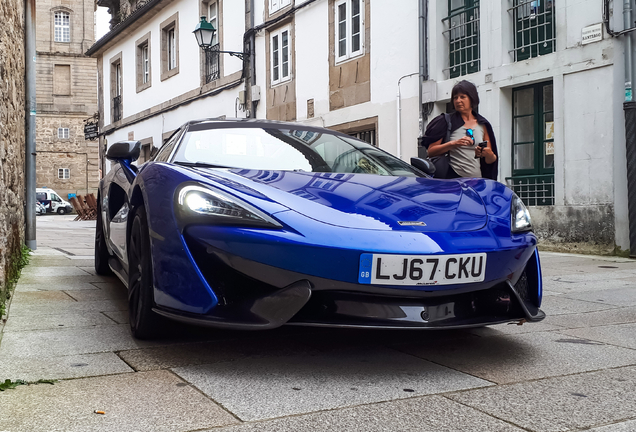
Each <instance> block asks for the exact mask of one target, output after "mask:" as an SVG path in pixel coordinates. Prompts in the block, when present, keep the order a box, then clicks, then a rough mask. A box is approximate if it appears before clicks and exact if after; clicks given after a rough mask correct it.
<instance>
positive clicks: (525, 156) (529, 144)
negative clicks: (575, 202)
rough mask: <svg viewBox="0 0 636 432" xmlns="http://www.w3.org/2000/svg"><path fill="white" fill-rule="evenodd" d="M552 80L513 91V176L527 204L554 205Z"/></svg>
mask: <svg viewBox="0 0 636 432" xmlns="http://www.w3.org/2000/svg"><path fill="white" fill-rule="evenodd" d="M552 90H553V85H552V83H551V82H548V83H539V84H533V85H531V86H526V87H521V88H518V89H515V90H514V91H513V113H512V123H513V134H512V177H508V178H507V179H506V180H507V182H508V184H509V185H510V186H511V187H512V188H513V190H514V191H515V192H516V193H517V195H519V197H520V198H521V199H522V200H523V201H524V203H525V204H526V205H531V206H535V205H553V204H554V106H553V98H552Z"/></svg>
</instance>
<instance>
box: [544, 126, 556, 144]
mask: <svg viewBox="0 0 636 432" xmlns="http://www.w3.org/2000/svg"><path fill="white" fill-rule="evenodd" d="M545 139H547V140H549V139H554V122H545Z"/></svg>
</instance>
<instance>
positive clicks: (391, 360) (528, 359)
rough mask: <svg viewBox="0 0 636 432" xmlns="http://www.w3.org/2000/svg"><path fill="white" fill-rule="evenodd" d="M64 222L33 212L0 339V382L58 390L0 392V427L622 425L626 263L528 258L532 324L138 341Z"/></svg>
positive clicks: (622, 429)
mask: <svg viewBox="0 0 636 432" xmlns="http://www.w3.org/2000/svg"><path fill="white" fill-rule="evenodd" d="M72 219H73V216H42V217H38V219H37V226H38V231H37V233H38V250H37V251H35V252H34V253H33V256H32V260H31V263H30V264H29V266H27V267H26V268H25V269H24V271H23V274H22V277H21V279H20V282H19V284H18V287H17V290H16V293H15V295H14V297H13V299H12V303H11V306H10V310H9V319H8V321H7V322H6V324H5V326H4V330H3V334H2V340H1V342H0V380H2V381H4V380H5V379H11V380H16V379H22V380H26V381H31V382H34V381H37V380H40V379H56V380H58V381H57V382H56V383H55V384H53V385H50V384H37V385H22V386H18V387H17V388H16V389H14V390H6V391H4V392H0V431H10V432H18V431H27V432H36V431H47V432H48V431H65V432H66V431H77V432H87V431H149V432H159V431H208V430H210V431H212V430H214V431H235V430H236V431H242V430H255V431H304V430H329V431H511V432H512V431H574V430H592V431H595V432H614V431H616V432H626V431H635V430H636V337H635V336H634V335H636V262H635V261H633V260H628V259H621V258H602V257H592V256H576V255H566V254H555V253H542V255H541V257H542V264H543V269H544V282H545V291H546V296H545V298H544V304H543V307H542V308H543V309H544V311H545V312H546V314H547V315H548V317H547V318H546V319H545V320H544V321H543V322H541V323H538V324H525V325H523V326H517V325H500V326H495V327H487V328H481V329H475V330H470V331H468V330H466V331H436V332H417V331H415V332H403V331H371V330H369V331H353V330H347V331H344V330H334V329H312V328H300V327H285V328H281V329H278V330H274V331H268V332H230V331H217V330H205V329H198V328H192V327H185V326H182V325H178V324H174V325H171V327H170V329H169V332H168V334H167V335H166V337H165V338H163V339H160V340H157V341H153V342H141V341H137V340H135V339H133V338H132V337H131V336H130V333H129V330H128V324H127V316H128V314H127V300H126V292H125V288H124V287H123V285H122V284H121V283H120V282H119V281H118V280H117V279H115V278H107V277H101V276H96V275H95V273H94V270H93V256H92V255H93V236H94V228H95V222H94V221H93V222H73V221H72ZM95 411H102V412H104V414H96V413H95Z"/></svg>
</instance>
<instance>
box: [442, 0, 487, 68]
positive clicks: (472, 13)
mask: <svg viewBox="0 0 636 432" xmlns="http://www.w3.org/2000/svg"><path fill="white" fill-rule="evenodd" d="M443 21H444V22H445V23H446V25H447V27H448V28H447V30H445V31H444V33H445V34H446V35H447V37H448V41H449V48H448V52H449V67H448V69H446V70H448V71H449V74H450V77H451V78H456V77H458V76H461V75H466V74H471V73H474V72H477V71H479V69H480V59H479V56H480V52H479V0H448V16H447V17H446V18H444V19H443Z"/></svg>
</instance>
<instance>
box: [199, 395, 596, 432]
mask: <svg viewBox="0 0 636 432" xmlns="http://www.w3.org/2000/svg"><path fill="white" fill-rule="evenodd" d="M217 431H218V432H242V431H259V432H282V431H290V432H291V431H347V432H386V431H400V432H440V431H444V432H485V431H488V432H521V429H519V428H516V427H514V426H512V425H510V424H507V423H505V422H503V421H500V420H497V419H495V418H493V417H490V416H487V415H485V414H483V413H480V412H479V411H477V410H475V409H472V408H469V407H466V406H464V405H461V404H458V403H456V402H453V401H450V400H448V399H446V398H444V397H441V396H424V397H417V398H412V399H406V400H396V401H391V402H382V403H376V404H372V405H364V406H359V407H354V408H344V409H340V410H337V411H324V412H319V413H314V414H307V415H302V416H293V417H285V418H281V419H275V420H268V421H261V422H257V423H256V422H255V423H245V424H242V425H237V426H229V427H222V428H218V429H212V430H208V431H206V432H217ZM603 432H605V431H603Z"/></svg>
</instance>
